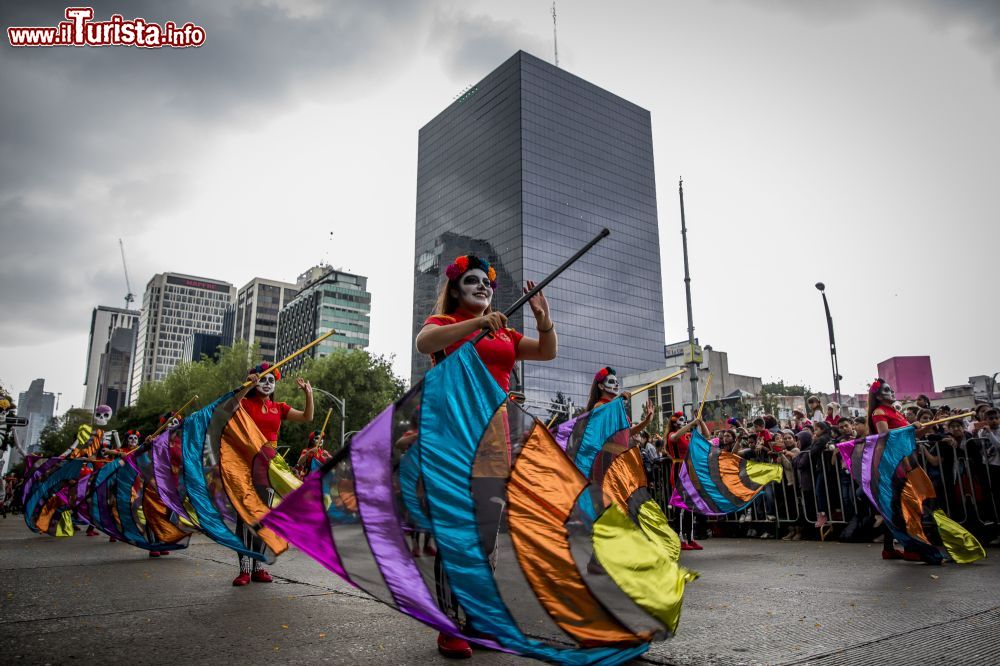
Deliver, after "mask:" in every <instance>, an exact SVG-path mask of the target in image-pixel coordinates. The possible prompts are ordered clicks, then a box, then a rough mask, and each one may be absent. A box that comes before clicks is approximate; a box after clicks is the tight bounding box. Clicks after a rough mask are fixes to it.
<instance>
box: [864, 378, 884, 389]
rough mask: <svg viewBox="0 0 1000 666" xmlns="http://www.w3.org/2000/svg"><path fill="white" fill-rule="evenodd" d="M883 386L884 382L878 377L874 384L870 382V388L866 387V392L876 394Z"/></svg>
mask: <svg viewBox="0 0 1000 666" xmlns="http://www.w3.org/2000/svg"><path fill="white" fill-rule="evenodd" d="M884 384H885V382H884V381H883V380H882V378H881V377H879V378H878V379H876V380H875V381H874V382H872V385H871V386H869V387H868V392H869V393H878V392H879V391H880V390H881V389H882V386H883V385H884Z"/></svg>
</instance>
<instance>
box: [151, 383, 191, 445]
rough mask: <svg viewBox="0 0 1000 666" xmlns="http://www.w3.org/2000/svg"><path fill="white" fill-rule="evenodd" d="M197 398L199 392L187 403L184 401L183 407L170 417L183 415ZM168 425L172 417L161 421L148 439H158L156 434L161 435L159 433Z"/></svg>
mask: <svg viewBox="0 0 1000 666" xmlns="http://www.w3.org/2000/svg"><path fill="white" fill-rule="evenodd" d="M197 399H198V394H197V393H196V394H194V395H193V396H191V399H190V400H188V401H187V402H185V403H184V404H183V405H181V408H180V409H178V410H177V411H176V412H174V413H173V414H172V415H171V416H170V418H171V419H175V418H177V417H178V416H180V415H181V414H182V413H183V412H184V410H185V409H187V408H188V407H190V406H191V403H192V402H194V401H195V400H197ZM168 425H170V419H167V420H166V421H164V422H163V423H161V424H160V427H159V428H157V429H156V432H154V433H153V434H152V435H150V436H149V437H147V438H146V439H156V436H157V435H159V434H160V433H161V432H163V430H164V429H165V428H166V427H167V426H168Z"/></svg>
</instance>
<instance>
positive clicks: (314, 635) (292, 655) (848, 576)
mask: <svg viewBox="0 0 1000 666" xmlns="http://www.w3.org/2000/svg"><path fill="white" fill-rule="evenodd" d="M704 545H705V550H704V551H702V552H695V553H693V554H691V553H685V554H684V561H685V563H686V564H687V565H688V566H690V567H692V568H694V569H697V570H698V571H700V572H701V574H702V578H701V579H699V580H698V581H696V582H695V583H693V584H692V585H690V586H689V587H688V594H687V596H686V600H685V604H684V616H683V618H682V620H681V627H680V631H679V634H678V636H677V637H676V638H674V639H673V640H670V641H666V642H662V643H657V644H655V645H654V646H653V647H652V649H651V650H650V652H649V653H648V656H647V658H646V659H645V661H648V662H652V663H658V664H685V665H686V664H757V663H769V664H799V663H816V664H863V663H878V664H880V666H884V665H887V664H895V663H899V664H907V665H911V666H912V665H913V664H920V663H934V662H941V663H949V664H974V663H982V664H996V663H998V662H1000V593H998V590H1000V566H998V564H997V560H998V559H1000V551H998V550H997V549H996V548H992V549H990V559H988V560H986V561H984V562H980V563H977V564H974V565H970V566H966V567H959V566H956V565H947V566H944V567H937V568H931V567H928V566H925V565H922V564H910V563H903V562H886V563H883V562H882V561H881V560H880V559H879V546H877V545H871V546H865V545H844V544H837V543H833V544H820V543H813V542H777V543H776V542H773V541H764V542H762V541H759V540H734V539H715V540H710V541H706V542H705V544H704ZM234 570H235V557H233V556H232V555H231V554H230V553H229V552H228V551H226V550H224V549H222V548H220V547H218V546H216V545H214V544H212V543H211V542H209V541H208V540H206V539H204V538H198V539H196V540H194V541H193V542H192V546H191V547H190V548H189V549H188V550H186V551H182V552H181V553H175V554H173V555H171V556H170V557H167V558H163V559H160V560H150V559H149V558H147V557H146V555H145V553H144V552H142V551H139V550H137V549H135V548H132V547H130V546H126V545H123V544H109V543H107V539H106V538H103V537H95V538H86V537H84V536H83V535H82V534H78V535H77V536H75V537H73V538H71V539H61V540H57V539H52V538H48V537H38V536H35V535H33V534H31V533H30V532H29V531H28V530H27V528H25V527H24V523H23V522H22V521H21V520H20V518H7V519H6V520H0V661H2V662H3V663H5V664H8V663H67V662H71V661H73V662H81V661H82V662H84V663H88V662H97V661H98V660H99V661H100V662H101V663H124V662H129V663H184V664H186V663H213V664H218V663H245V664H250V663H286V662H287V663H291V662H298V663H317V662H324V663H337V664H355V663H377V664H412V663H427V662H436V663H445V662H446V660H444V659H442V658H440V657H439V656H438V655H437V652H436V651H435V649H434V633H433V632H432V631H431V630H429V629H427V628H425V627H423V626H422V625H420V624H418V623H417V622H415V621H413V620H410V619H408V618H406V617H404V616H402V615H400V614H398V613H396V612H394V611H392V610H390V609H388V608H387V607H385V606H383V605H381V604H379V603H377V602H374V601H371V600H369V599H367V598H365V597H364V595H363V594H361V593H359V592H357V591H356V590H354V589H353V588H351V587H349V586H348V585H346V584H345V583H343V582H341V581H340V580H339V579H338V578H336V577H335V576H333V575H332V574H329V573H328V572H326V571H325V570H324V569H322V568H320V567H319V566H318V565H317V564H315V563H314V562H312V560H310V559H309V558H307V557H305V556H304V555H302V554H300V553H298V552H296V551H291V552H289V553H287V554H285V555H283V556H282V557H281V558H280V559H279V561H278V563H277V564H276V565H275V566H274V567H272V568H271V571H272V573H273V574H275V578H276V582H275V584H273V585H260V584H256V585H251V586H249V587H248V588H233V587H232V586H231V585H230V581H231V579H232V577H233V575H234ZM523 661H524V660H520V659H517V658H514V657H511V656H508V655H500V654H495V653H490V652H485V651H477V653H476V656H475V662H476V663H483V664H490V663H515V662H523ZM525 663H526V662H525Z"/></svg>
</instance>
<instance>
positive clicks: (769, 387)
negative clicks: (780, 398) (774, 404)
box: [762, 379, 812, 414]
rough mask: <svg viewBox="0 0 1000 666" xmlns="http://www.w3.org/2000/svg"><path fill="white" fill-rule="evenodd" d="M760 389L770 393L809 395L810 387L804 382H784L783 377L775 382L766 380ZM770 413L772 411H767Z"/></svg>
mask: <svg viewBox="0 0 1000 666" xmlns="http://www.w3.org/2000/svg"><path fill="white" fill-rule="evenodd" d="M762 391H766V392H767V393H769V394H771V395H802V396H805V395H810V394H811V393H812V389H811V388H809V387H808V386H806V385H804V384H786V383H785V380H784V379H779V380H778V381H776V382H767V383H766V384H764V385H763V388H762ZM767 413H768V414H771V413H772V412H767Z"/></svg>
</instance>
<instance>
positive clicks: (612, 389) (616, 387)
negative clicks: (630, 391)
mask: <svg viewBox="0 0 1000 666" xmlns="http://www.w3.org/2000/svg"><path fill="white" fill-rule="evenodd" d="M600 387H601V390H602V391H604V392H605V393H610V394H611V395H618V393H619V392H620V391H621V390H622V387H621V384H619V383H618V378H617V377H615V376H614V375H608V376H607V377H605V378H604V381H603V382H601V383H600Z"/></svg>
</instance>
